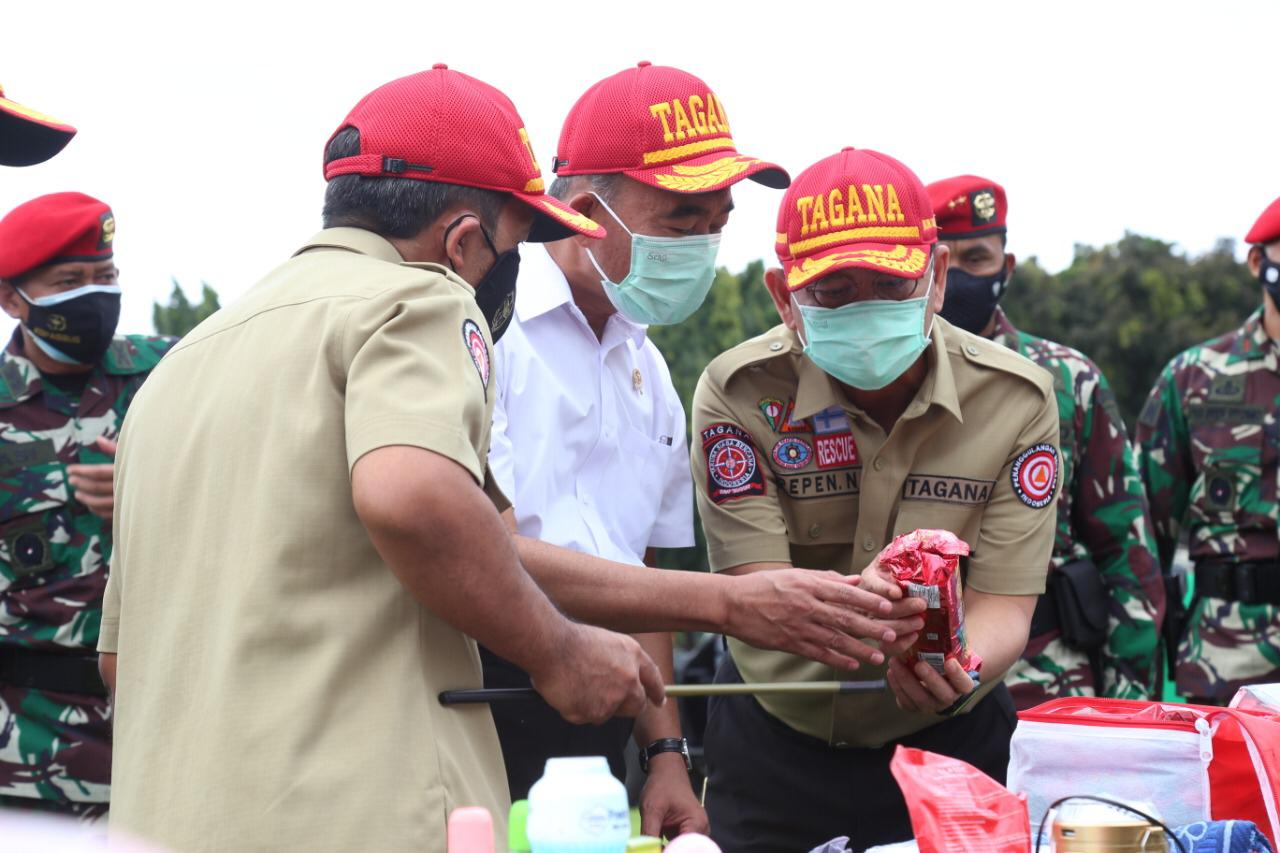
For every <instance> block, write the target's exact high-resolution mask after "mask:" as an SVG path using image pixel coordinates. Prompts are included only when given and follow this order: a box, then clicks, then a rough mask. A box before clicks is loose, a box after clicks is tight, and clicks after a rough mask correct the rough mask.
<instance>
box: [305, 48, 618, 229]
mask: <svg viewBox="0 0 1280 853" xmlns="http://www.w3.org/2000/svg"><path fill="white" fill-rule="evenodd" d="M348 127H354V128H356V129H357V130H359V131H360V153H359V154H358V155H356V156H354V157H343V158H340V159H337V160H333V161H331V162H329V163H326V164H325V167H324V178H325V180H326V181H327V180H330V179H332V178H335V177H337V176H338V175H363V176H366V177H395V178H412V179H415V180H420V181H440V182H441V183H446V184H459V185H461V186H467V187H478V188H480V189H486V190H496V191H498V192H505V193H510V194H511V195H512V196H514V197H515V198H517V199H519V200H520V201H522V202H524V203H525V204H527V205H529V206H530V207H532V208H533V210H534V212H535V213H536V214H538V215H537V216H536V217H535V221H534V225H533V230H532V232H531V233H530V235H529V240H530V241H531V242H535V243H536V242H545V241H548V240H559V239H562V238H564V237H568V236H571V235H572V234H574V233H578V234H585V235H587V236H588V237H603V236H604V235H605V230H604V228H603V227H601V226H600V225H599V224H598V223H597V222H595V221H594V220H592V219H590V218H588V217H586V216H583V215H582V214H581V213H578V212H577V211H576V210H574V209H573V208H571V207H569V206H568V205H567V204H564V203H563V202H561V201H559V200H557V199H554V198H552V197H551V196H549V195H547V194H546V191H545V190H546V187H545V185H544V183H543V180H542V171H541V170H540V169H539V168H538V161H537V160H536V159H535V158H534V156H533V145H532V144H530V142H529V134H528V133H526V132H525V129H524V122H523V121H522V120H521V119H520V115H519V113H517V112H516V108H515V105H514V104H513V103H511V99H510V98H508V97H507V96H506V95H504V94H502V92H500V91H498V90H497V89H495V88H494V87H492V86H490V85H489V84H488V83H483V82H481V81H479V80H477V79H475V78H474V77H469V76H467V75H466V74H463V73H461V72H458V71H453V70H451V69H450V68H449V67H448V66H446V65H444V64H443V63H438V64H436V65H433V66H432V67H431V69H430V70H429V71H420V72H418V73H417V74H410V75H409V76H408V77H401V78H400V79H398V80H392V81H391V82H390V83H387V84H386V85H384V86H379V87H378V88H377V89H374V90H373V91H372V92H370V93H369V94H367V95H365V96H364V98H362V99H361V100H360V103H358V104H356V105H355V107H354V108H353V109H352V110H351V112H350V113H349V114H348V115H347V117H346V118H345V119H344V120H343V122H342V124H341V125H339V126H338V129H337V130H335V131H334V133H333V135H334V136H336V135H337V134H338V132H339V131H341V130H343V129H345V128H348ZM332 140H333V136H330V137H329V141H332ZM325 150H326V151H327V150H328V143H325Z"/></svg>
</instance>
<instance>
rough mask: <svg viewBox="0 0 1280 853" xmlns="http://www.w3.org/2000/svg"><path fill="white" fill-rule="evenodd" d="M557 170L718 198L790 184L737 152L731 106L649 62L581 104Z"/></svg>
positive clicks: (686, 77) (598, 87)
mask: <svg viewBox="0 0 1280 853" xmlns="http://www.w3.org/2000/svg"><path fill="white" fill-rule="evenodd" d="M551 171H553V172H555V173H556V174H557V175H559V176H561V177H567V176H570V175H610V174H618V173H621V174H623V175H626V176H627V177H628V178H633V179H635V180H637V181H640V182H641V183H643V184H648V185H649V186H652V187H658V188H659V189H664V190H671V191H672V192H678V193H704V192H711V191H712V190H719V189H724V188H725V187H727V186H731V185H733V184H736V183H737V182H738V181H741V180H742V179H743V178H751V179H752V180H753V181H756V182H757V183H761V184H764V185H765V186H767V187H773V188H774V189H783V188H784V187H786V186H787V184H789V183H790V180H791V179H790V177H789V176H788V175H787V172H786V170H785V169H783V168H782V167H781V166H778V165H776V164H774V163H768V162H765V161H764V160H759V159H756V158H754V157H747V156H745V155H743V154H739V153H738V150H737V148H736V147H735V146H734V142H733V135H732V131H731V130H730V128H729V116H728V115H727V114H726V113H725V109H724V104H723V103H721V101H720V98H719V97H717V96H716V94H715V93H714V92H712V91H711V88H710V87H709V86H707V84H706V83H704V82H703V81H702V80H700V79H698V78H697V77H694V76H693V75H692V74H689V73H687V72H685V71H681V70H680V69H678V68H668V67H666V66H662V65H652V64H650V63H648V62H641V63H640V64H639V65H637V66H636V67H635V68H628V69H627V70H625V71H620V72H618V73H617V74H614V75H613V76H612V77H606V78H605V79H603V80H601V81H600V82H599V83H596V84H595V85H594V86H592V87H591V88H590V89H588V90H587V91H586V93H585V94H584V95H583V96H582V97H581V98H579V99H578V102H577V103H576V104H574V105H573V109H572V110H570V111H569V117H568V118H567V119H565V122H564V128H563V129H562V130H561V131H560V143H559V145H557V147H556V155H555V160H554V162H553V163H552V164H551Z"/></svg>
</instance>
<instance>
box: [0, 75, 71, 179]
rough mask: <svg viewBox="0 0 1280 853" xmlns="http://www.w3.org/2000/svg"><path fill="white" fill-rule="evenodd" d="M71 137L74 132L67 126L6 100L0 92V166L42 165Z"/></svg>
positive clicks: (15, 102) (2, 90)
mask: <svg viewBox="0 0 1280 853" xmlns="http://www.w3.org/2000/svg"><path fill="white" fill-rule="evenodd" d="M75 135H76V129H75V128H74V127H72V126H71V125H69V124H66V123H65V122H61V121H58V120H57V119H56V118H53V117H52V116H47V115H45V114H44V113H38V112H36V111H35V110H33V109H31V108H30V107H24V106H23V105H22V104H20V103H18V102H17V101H11V100H9V99H8V98H6V97H5V96H4V89H3V88H0V164H3V165H5V166H31V165H34V164H36V163H43V162H44V161H45V160H48V159H49V158H50V157H52V156H53V155H54V154H57V153H58V152H59V151H61V150H62V149H63V147H64V146H65V145H66V144H67V143H68V142H70V141H71V137H73V136H75Z"/></svg>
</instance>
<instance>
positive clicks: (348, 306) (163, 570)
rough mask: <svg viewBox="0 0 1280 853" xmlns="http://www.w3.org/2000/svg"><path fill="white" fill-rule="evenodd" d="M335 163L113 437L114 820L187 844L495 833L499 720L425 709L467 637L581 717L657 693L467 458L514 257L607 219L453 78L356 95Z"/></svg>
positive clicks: (306, 843)
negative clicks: (559, 191)
mask: <svg viewBox="0 0 1280 853" xmlns="http://www.w3.org/2000/svg"><path fill="white" fill-rule="evenodd" d="M325 177H326V178H327V179H328V180H329V187H328V190H327V192H326V196H325V217H324V218H325V225H326V226H327V227H326V230H324V231H322V232H320V234H319V235H317V236H316V237H314V238H312V239H311V240H310V241H308V242H307V244H306V245H305V246H303V248H302V249H301V250H300V251H299V252H298V253H297V254H296V255H295V256H294V257H293V258H292V259H291V260H289V261H287V262H286V263H284V264H283V265H282V266H280V267H278V268H277V269H276V270H275V271H274V272H272V273H270V274H269V275H268V276H267V277H266V278H265V279H263V281H262V282H260V283H259V284H258V285H257V286H256V287H255V288H253V289H252V290H250V291H249V293H248V294H247V295H246V296H245V297H244V298H243V299H241V300H240V301H238V302H237V303H236V304H234V305H232V306H230V307H228V308H226V309H224V310H222V311H220V312H218V313H217V314H215V315H214V316H213V317H211V318H209V319H208V320H207V321H205V322H204V323H202V324H201V325H200V326H199V327H197V328H196V329H195V330H194V331H193V332H192V333H191V334H190V335H188V336H187V337H186V338H185V339H184V340H183V341H182V342H181V343H180V344H179V345H178V346H177V347H176V348H175V349H174V350H172V351H171V352H170V354H169V357H166V358H165V359H164V361H163V362H161V364H160V365H159V367H158V369H157V370H156V371H155V372H153V374H152V377H151V379H150V380H149V381H148V382H147V384H146V385H145V386H144V387H143V388H142V390H141V392H140V393H139V395H138V396H137V398H136V400H135V402H134V408H133V409H131V410H130V414H129V417H128V419H127V421H126V423H125V425H124V428H123V433H122V438H121V442H120V446H119V457H118V465H117V469H116V470H117V481H116V499H117V506H118V510H117V512H116V515H115V519H116V527H115V534H116V543H117V545H116V552H115V559H114V563H113V568H112V572H111V577H110V581H109V585H108V590H107V593H106V605H105V613H104V617H103V622H102V632H101V642H100V645H99V648H100V650H101V651H102V652H104V653H106V654H104V657H103V668H104V672H105V673H106V674H107V676H108V680H109V681H112V682H114V687H115V700H116V709H115V755H114V764H113V783H114V784H113V791H112V811H111V820H112V826H113V827H118V828H122V829H125V830H129V831H132V832H134V833H136V834H138V835H141V836H143V837H145V838H148V839H152V840H155V841H158V842H160V843H162V844H165V845H168V846H171V847H173V848H175V849H179V850H184V851H186V850H258V849H289V850H307V851H328V850H332V851H351V850H377V851H415V853H417V852H418V851H443V850H444V849H445V823H446V818H447V815H448V813H449V812H450V811H451V810H452V809H454V808H455V807H457V806H462V805H479V806H485V807H487V808H488V809H489V810H490V811H491V812H492V813H493V816H494V821H495V824H496V826H497V828H498V831H499V833H500V835H501V833H502V832H503V826H504V819H505V816H506V812H507V809H508V800H507V795H506V786H505V784H504V779H503V770H502V759H501V755H500V753H499V747H498V740H497V737H496V735H495V733H494V729H493V723H492V719H491V717H490V715H489V712H488V710H487V709H486V708H484V707H482V706H481V707H470V708H465V709H456V708H444V707H442V706H441V705H440V704H438V701H437V694H438V693H439V692H440V691H441V690H443V689H447V688H457V687H479V686H480V684H481V671H480V661H479V656H478V653H477V649H476V644H475V641H474V640H472V639H471V637H475V638H476V639H478V640H481V641H483V642H484V643H485V644H486V645H488V646H489V647H491V648H494V649H498V650H500V651H501V653H502V654H504V655H507V656H510V657H511V659H512V660H518V661H520V662H521V666H524V667H526V668H528V669H529V670H530V672H531V673H532V674H533V682H534V684H535V685H536V686H537V687H538V689H539V690H540V691H541V692H542V695H543V696H544V698H546V700H547V701H548V702H550V703H551V704H552V705H553V706H554V707H556V708H557V709H558V710H560V711H561V712H562V713H564V714H565V715H566V716H567V717H569V718H571V719H575V720H582V721H593V722H598V721H601V720H603V719H606V718H608V717H609V716H612V715H613V714H615V713H620V714H624V715H635V714H636V713H638V712H639V711H640V710H641V709H642V708H643V707H645V699H646V693H647V694H648V696H649V697H651V698H652V699H653V700H654V701H661V699H662V687H661V679H660V675H659V673H658V670H657V668H656V667H655V666H654V664H653V662H652V661H651V660H649V659H648V657H647V656H646V655H644V653H643V651H642V650H641V649H640V647H639V646H638V645H637V644H636V643H635V641H633V640H632V639H630V638H628V637H623V636H621V635H617V634H611V633H609V632H607V631H603V630H600V629H597V628H590V627H586V626H582V625H577V624H575V623H572V622H570V621H568V620H566V619H565V618H564V617H563V616H561V615H560V614H559V613H558V611H557V610H556V609H555V608H554V607H553V606H552V605H551V603H550V602H549V601H548V600H547V599H546V597H545V596H544V595H543V594H542V593H541V592H540V591H539V590H538V588H537V587H536V586H535V584H534V583H533V582H532V580H531V579H530V578H529V577H528V576H527V575H526V574H525V572H524V571H523V570H522V568H521V567H520V564H519V562H518V560H517V557H516V553H515V549H514V547H513V545H512V541H511V538H510V536H509V535H508V534H507V532H506V530H505V527H504V523H503V521H502V519H501V518H500V516H499V511H500V510H502V509H505V508H506V506H507V504H506V502H505V500H504V499H502V497H501V495H500V493H499V492H497V490H496V489H493V488H492V487H490V485H489V483H490V482H491V481H490V479H489V478H488V476H487V467H486V464H485V457H486V454H487V450H488V443H489V428H490V421H491V417H492V407H493V390H492V371H491V361H490V357H491V351H492V345H493V339H494V338H496V337H498V335H499V334H500V333H501V331H502V327H503V325H504V323H505V318H509V316H510V304H511V297H512V295H513V289H514V283H515V273H516V269H517V268H518V260H519V256H518V254H517V249H516V246H517V244H518V243H519V242H520V241H522V240H524V239H526V238H530V239H535V240H536V239H556V238H560V237H563V236H566V235H567V234H568V233H571V232H576V233H583V234H587V235H592V236H599V235H600V234H601V233H602V231H601V229H600V227H599V226H598V225H596V223H594V222H592V221H591V220H590V219H588V218H586V217H583V216H580V215H579V214H577V213H575V212H573V211H572V210H570V209H568V208H567V207H564V206H562V205H561V204H560V203H559V202H557V201H555V200H553V199H550V198H549V197H547V196H546V195H544V194H543V192H542V180H541V177H540V175H539V172H538V168H537V164H536V163H535V162H534V161H533V159H532V156H531V154H530V153H529V147H528V142H527V137H526V136H525V132H524V128H523V123H522V122H521V121H520V118H519V116H518V115H517V114H516V111H515V108H514V107H513V106H512V104H511V102H510V101H509V100H508V99H507V98H506V97H505V96H504V95H503V94H502V93H501V92H499V91H498V90H496V89H494V88H492V87H490V86H487V85H485V84H484V83H481V82H480V81H478V80H474V79H473V78H470V77H467V76H466V75H463V74H459V73H458V72H455V71H450V70H448V69H447V68H446V67H445V66H443V65H439V66H436V67H434V68H433V69H431V70H430V71H425V72H422V73H419V74H414V75H411V76H409V77H405V78H403V79H400V80H396V81H393V82H391V83H388V84H387V85H385V86H383V87H381V88H379V89H377V90H375V91H374V92H373V93H372V94H370V95H369V96H367V97H366V98H365V99H364V100H362V101H361V102H360V103H359V104H358V105H357V106H356V107H355V109H353V110H352V112H351V113H350V114H349V115H348V117H347V119H346V120H345V121H344V122H343V124H342V126H341V127H340V128H339V130H338V131H337V132H336V133H335V134H334V136H333V137H331V139H330V141H329V144H328V148H327V157H326V165H325ZM342 226H345V227H342ZM469 282H473V283H474V287H473V285H472V284H470V283H469ZM504 314H505V318H504ZM482 487H483V488H484V491H483V492H482ZM485 492H487V493H488V497H486V494H485ZM511 613H519V614H520V618H519V619H511V618H510V614H511ZM464 632H465V633H464ZM468 635H470V636H468Z"/></svg>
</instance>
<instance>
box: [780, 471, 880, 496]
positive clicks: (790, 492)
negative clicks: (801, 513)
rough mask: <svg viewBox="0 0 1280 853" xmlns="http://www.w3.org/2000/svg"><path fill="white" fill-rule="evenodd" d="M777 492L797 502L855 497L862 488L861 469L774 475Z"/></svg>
mask: <svg viewBox="0 0 1280 853" xmlns="http://www.w3.org/2000/svg"><path fill="white" fill-rule="evenodd" d="M773 482H774V483H775V484H776V485H777V487H778V491H779V492H780V493H782V494H784V495H786V496H787V497H789V498H792V499H793V500H797V501H806V500H812V499H814V498H833V497H839V496H841V495H857V494H859V492H860V490H861V487H862V469H861V468H845V469H844V470H842V471H826V472H824V471H807V472H805V473H803V474H775V475H774V477H773Z"/></svg>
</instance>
